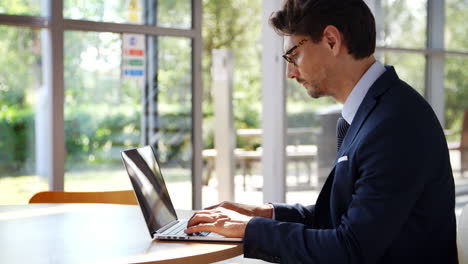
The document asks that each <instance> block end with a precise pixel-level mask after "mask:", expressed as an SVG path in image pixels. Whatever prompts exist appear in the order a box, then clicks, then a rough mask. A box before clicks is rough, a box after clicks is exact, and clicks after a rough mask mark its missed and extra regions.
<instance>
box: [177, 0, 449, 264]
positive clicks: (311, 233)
mask: <svg viewBox="0 0 468 264" xmlns="http://www.w3.org/2000/svg"><path fill="white" fill-rule="evenodd" d="M270 24H271V25H272V26H273V27H274V29H275V30H276V31H277V32H278V33H279V34H281V35H282V36H284V51H285V54H284V55H283V57H284V58H285V59H286V61H287V76H288V78H292V79H295V80H296V81H297V82H299V83H300V84H302V85H303V86H304V88H305V89H306V90H307V92H308V94H309V95H310V96H311V97H313V98H318V97H322V96H331V97H333V98H334V99H335V100H336V101H338V102H340V103H342V104H343V111H342V118H340V119H339V120H338V124H337V148H338V153H337V157H336V160H335V162H334V165H333V168H332V170H331V172H330V174H329V175H328V178H327V180H326V182H325V184H324V186H323V188H322V190H321V192H320V195H319V197H318V199H317V202H316V204H315V205H309V206H304V205H299V204H296V205H286V204H275V203H274V204H265V205H261V206H250V205H243V204H235V203H229V202H224V203H222V204H219V205H217V206H213V207H210V208H207V210H203V211H200V212H198V213H196V214H195V215H194V216H193V217H192V219H191V220H190V221H189V224H188V227H187V230H186V232H187V233H193V232H200V231H211V232H216V233H220V234H223V235H225V236H230V237H243V238H244V256H245V257H250V258H258V259H263V260H266V261H270V262H281V263H356V264H365V263H398V264H401V263H457V262H458V260H457V249H456V222H455V213H454V206H455V197H454V181H453V176H452V169H451V166H450V161H449V154H448V150H447V143H446V139H445V136H444V133H443V130H442V127H441V126H440V124H439V121H438V119H437V117H436V116H435V114H434V112H433V110H432V108H431V106H430V105H429V104H428V103H427V102H426V101H425V100H424V98H423V97H421V96H420V95H419V94H418V92H416V91H415V90H414V89H413V88H412V87H411V86H409V85H408V84H407V83H405V82H404V81H402V80H400V79H399V78H398V76H397V73H396V72H395V70H394V68H393V67H392V66H383V65H382V64H381V63H380V62H379V61H376V59H375V58H374V56H373V53H374V50H375V35H376V34H375V22H374V17H373V15H372V13H371V11H370V10H369V8H368V7H367V5H366V4H365V3H364V1H362V0H346V1H344V0H287V1H285V4H284V6H283V8H282V10H279V11H277V12H275V13H273V14H272V16H271V18H270Z"/></svg>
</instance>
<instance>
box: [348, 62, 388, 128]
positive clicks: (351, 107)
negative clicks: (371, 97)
mask: <svg viewBox="0 0 468 264" xmlns="http://www.w3.org/2000/svg"><path fill="white" fill-rule="evenodd" d="M384 72H385V67H384V66H383V65H382V63H380V62H379V61H378V60H376V61H375V62H374V64H372V66H371V67H370V68H369V69H368V70H367V71H366V73H364V75H363V76H362V77H361V79H360V80H359V81H358V82H357V84H356V86H354V88H353V90H352V91H351V93H350V94H349V96H348V98H347V99H346V102H345V103H344V105H343V111H342V113H341V114H342V115H343V118H344V119H345V120H346V122H348V124H351V122H353V119H354V116H355V115H356V113H357V110H358V109H359V106H360V105H361V103H362V101H363V100H364V97H365V96H366V94H367V91H369V88H370V87H371V86H372V84H374V82H375V81H376V80H377V79H378V78H379V77H380V75H382V74H383V73H384Z"/></svg>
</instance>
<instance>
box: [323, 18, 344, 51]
mask: <svg viewBox="0 0 468 264" xmlns="http://www.w3.org/2000/svg"><path fill="white" fill-rule="evenodd" d="M322 36H323V37H322V41H323V42H324V44H325V45H326V47H327V48H328V49H330V51H331V52H332V53H333V55H334V56H338V54H339V53H340V51H341V49H342V44H343V35H342V34H341V32H340V31H339V30H338V29H337V28H336V27H335V26H331V25H328V26H327V27H325V29H324V30H323V35H322Z"/></svg>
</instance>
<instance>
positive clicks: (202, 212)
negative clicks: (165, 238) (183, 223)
mask: <svg viewBox="0 0 468 264" xmlns="http://www.w3.org/2000/svg"><path fill="white" fill-rule="evenodd" d="M212 213H221V211H219V210H200V211H197V212H195V213H194V214H193V215H192V217H190V219H189V222H190V220H192V219H193V218H194V217H196V216H198V215H209V214H212Z"/></svg>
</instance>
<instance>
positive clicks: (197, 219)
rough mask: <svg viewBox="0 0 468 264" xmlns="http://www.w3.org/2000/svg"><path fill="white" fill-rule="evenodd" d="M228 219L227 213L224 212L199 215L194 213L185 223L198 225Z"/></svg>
mask: <svg viewBox="0 0 468 264" xmlns="http://www.w3.org/2000/svg"><path fill="white" fill-rule="evenodd" d="M224 218H226V219H230V218H229V217H228V216H227V215H225V214H210V215H208V214H200V215H194V216H193V217H192V218H191V219H190V220H189V221H188V223H187V226H188V227H190V226H194V225H198V224H200V223H214V222H216V221H217V220H219V219H224Z"/></svg>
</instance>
